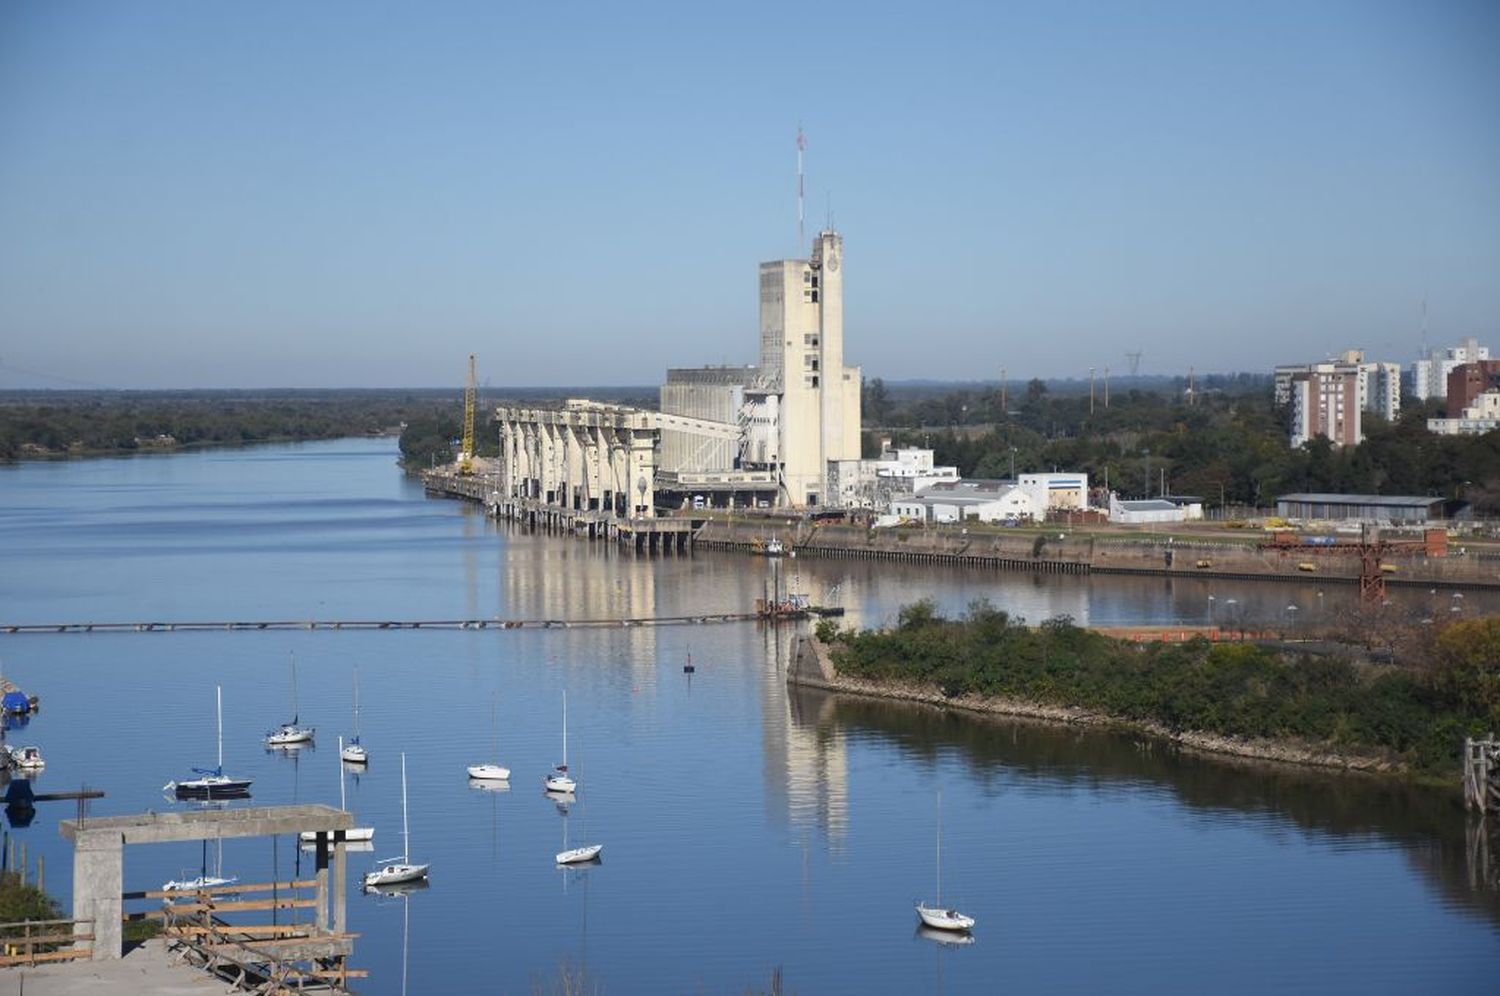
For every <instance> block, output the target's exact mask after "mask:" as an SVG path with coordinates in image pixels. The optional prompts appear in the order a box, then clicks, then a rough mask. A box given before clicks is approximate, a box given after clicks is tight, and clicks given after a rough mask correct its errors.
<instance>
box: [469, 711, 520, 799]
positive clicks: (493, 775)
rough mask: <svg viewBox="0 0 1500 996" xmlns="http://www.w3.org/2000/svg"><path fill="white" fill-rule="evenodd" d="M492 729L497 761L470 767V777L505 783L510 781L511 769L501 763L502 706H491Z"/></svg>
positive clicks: (482, 780)
mask: <svg viewBox="0 0 1500 996" xmlns="http://www.w3.org/2000/svg"><path fill="white" fill-rule="evenodd" d="M490 729H491V731H492V732H493V735H494V738H495V747H494V757H495V760H494V761H493V762H492V763H488V764H471V765H469V768H468V771H469V777H470V778H472V779H474V780H475V781H481V782H504V781H509V780H510V769H509V768H507V767H505V766H504V765H502V764H501V763H500V704H499V702H494V703H491V705H490Z"/></svg>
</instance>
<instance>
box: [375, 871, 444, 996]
mask: <svg viewBox="0 0 1500 996" xmlns="http://www.w3.org/2000/svg"><path fill="white" fill-rule="evenodd" d="M430 888H432V883H431V882H429V881H427V879H425V878H418V879H413V880H411V881H409V882H396V883H392V884H390V885H370V886H366V887H365V894H366V895H370V896H375V897H376V900H377V902H381V903H382V905H385V904H386V902H393V903H400V904H401V996H406V980H407V976H408V974H409V970H410V958H411V897H412V894H413V893H417V892H422V891H424V890H426V889H430Z"/></svg>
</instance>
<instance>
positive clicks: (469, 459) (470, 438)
mask: <svg viewBox="0 0 1500 996" xmlns="http://www.w3.org/2000/svg"><path fill="white" fill-rule="evenodd" d="M474 394H475V383H474V354H473V353H470V354H469V383H468V384H467V385H465V386H464V443H463V448H462V449H461V450H459V453H458V472H459V473H460V474H472V473H474Z"/></svg>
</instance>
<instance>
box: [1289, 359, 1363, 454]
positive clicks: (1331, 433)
mask: <svg viewBox="0 0 1500 996" xmlns="http://www.w3.org/2000/svg"><path fill="white" fill-rule="evenodd" d="M1359 382H1360V374H1359V371H1357V370H1355V369H1351V366H1350V365H1349V364H1343V363H1314V364H1310V365H1309V366H1308V367H1307V369H1305V370H1301V371H1299V372H1297V373H1294V374H1292V375H1291V378H1290V381H1289V383H1288V396H1289V400H1290V403H1291V406H1292V427H1291V442H1292V446H1294V447H1296V446H1301V445H1302V444H1303V443H1305V442H1308V441H1309V440H1311V439H1315V438H1316V437H1318V436H1326V437H1327V438H1328V440H1329V441H1330V442H1331V443H1333V444H1334V445H1335V446H1357V445H1358V444H1359V443H1360V442H1361V441H1362V440H1363V439H1364V426H1363V424H1362V419H1361V414H1362V412H1363V407H1362V406H1361V405H1360V403H1359V402H1360V390H1359Z"/></svg>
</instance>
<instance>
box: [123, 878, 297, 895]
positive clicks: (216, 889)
mask: <svg viewBox="0 0 1500 996" xmlns="http://www.w3.org/2000/svg"><path fill="white" fill-rule="evenodd" d="M317 886H318V880H317V879H315V878H301V879H295V880H293V881H291V882H258V883H256V884H254V885H237V884H236V885H215V886H212V887H211V888H207V889H149V890H147V891H145V892H126V893H123V894H122V895H121V897H120V898H122V899H171V898H172V897H173V896H197V895H202V894H207V895H210V896H221V895H224V896H227V895H231V894H238V893H242V892H272V891H275V890H278V889H280V890H284V891H290V890H292V889H315V888H317Z"/></svg>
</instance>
